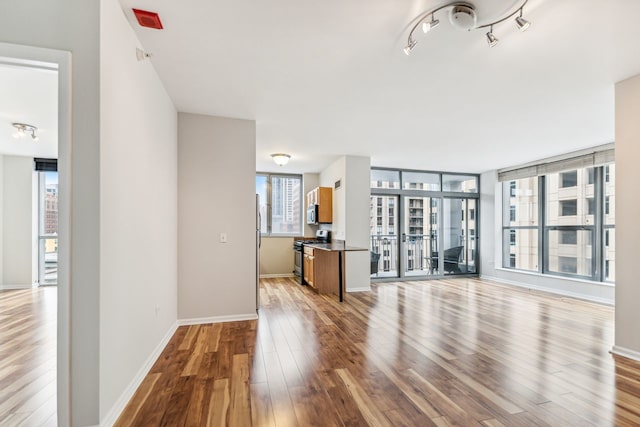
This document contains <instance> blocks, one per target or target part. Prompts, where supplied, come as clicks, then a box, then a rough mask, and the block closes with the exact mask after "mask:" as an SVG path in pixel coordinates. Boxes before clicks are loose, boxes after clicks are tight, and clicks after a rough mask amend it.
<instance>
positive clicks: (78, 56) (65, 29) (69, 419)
mask: <svg viewBox="0 0 640 427" xmlns="http://www.w3.org/2000/svg"><path fill="white" fill-rule="evenodd" d="M25 23H28V25H25ZM99 27H100V20H99V2H94V1H86V0H58V1H55V2H43V1H40V0H6V1H4V2H3V3H2V13H1V14H0V40H2V41H3V42H5V43H15V44H21V45H27V46H41V47H47V48H52V49H59V50H66V51H70V52H73V59H72V70H71V71H72V73H71V79H72V80H71V84H72V87H73V91H72V102H71V106H72V107H71V111H70V119H71V121H67V123H69V124H70V125H71V135H67V134H66V133H65V132H66V128H65V126H62V127H61V132H62V134H61V144H63V145H64V144H65V143H66V140H67V139H66V138H67V137H68V136H70V137H71V139H72V141H73V151H72V152H71V153H67V152H63V150H61V157H60V167H61V168H62V172H63V173H67V172H70V173H69V176H73V186H69V184H70V183H68V182H67V183H66V184H67V185H63V184H64V182H61V187H60V195H59V196H60V199H59V200H60V202H61V205H60V206H61V209H63V210H64V209H66V206H65V205H66V201H70V203H71V205H70V206H71V212H66V214H68V216H69V217H72V218H73V223H72V224H71V230H64V228H63V230H61V231H66V235H65V236H61V238H60V251H61V252H64V251H66V250H70V251H71V255H70V256H71V258H72V259H73V263H72V264H71V265H70V266H61V268H60V270H59V273H60V274H59V277H61V276H62V278H68V280H67V282H68V283H70V284H71V286H70V287H69V288H68V289H65V288H64V287H61V288H59V291H58V292H59V303H62V302H63V301H65V300H68V301H71V307H70V309H69V310H70V311H69V312H68V313H67V312H66V311H65V310H59V322H58V324H59V325H60V329H59V334H61V336H62V338H65V339H66V337H67V331H66V329H64V328H65V325H66V324H67V322H68V321H70V322H71V326H70V334H69V336H70V340H69V342H70V347H69V348H68V349H67V348H65V347H64V346H62V347H59V355H60V356H61V357H59V365H58V371H59V373H60V372H62V373H63V374H64V375H59V378H58V380H59V381H58V390H59V391H60V393H62V394H64V395H66V394H67V393H68V391H69V386H70V390H71V402H70V408H69V407H67V406H65V399H62V398H60V399H58V401H59V402H60V405H59V407H58V413H59V414H60V417H61V418H60V419H59V425H62V426H64V425H67V424H69V423H73V425H91V424H96V423H97V422H98V357H99V355H98V341H99V339H98V334H99V331H98V313H99V305H98V301H99V286H100V282H99V274H98V272H99V254H98V251H99V249H98V248H99V227H98V224H99V221H100V216H99V208H98V200H99V180H98V177H99V162H98V160H99V154H98V147H99V144H100V134H99V88H98V81H99V43H98V37H99V32H98V31H97V29H98V28H99ZM63 90H64V88H63ZM61 105H62V104H61ZM64 106H65V105H63V107H64ZM60 112H61V114H62V115H63V116H64V115H65V114H66V112H65V110H64V108H63V109H61V110H60ZM66 156H68V157H66ZM69 169H70V170H69ZM61 179H62V180H63V181H64V178H61ZM63 227H64V226H63ZM68 236H69V237H70V239H71V240H70V241H68V240H66V239H67V237H68ZM65 268H69V270H68V271H67V270H65ZM67 295H69V297H67ZM59 307H61V308H63V309H66V308H67V307H66V306H59ZM67 353H69V354H70V356H71V357H70V358H68V357H67ZM69 360H70V364H69ZM67 372H70V373H71V375H70V378H71V382H70V383H67V382H66V378H69V376H68V375H66V373H67Z"/></svg>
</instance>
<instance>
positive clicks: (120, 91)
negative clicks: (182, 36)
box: [100, 1, 178, 420]
mask: <svg viewBox="0 0 640 427" xmlns="http://www.w3.org/2000/svg"><path fill="white" fill-rule="evenodd" d="M100 22H101V26H100V32H101V38H100V76H101V79H100V109H101V114H100V141H101V144H100V236H101V238H100V419H101V420H104V418H105V416H106V415H108V414H109V412H110V411H111V410H112V408H113V407H114V405H115V404H116V403H117V401H118V398H119V397H120V396H121V395H122V394H123V393H124V392H125V391H126V389H127V386H128V385H129V384H130V382H131V381H132V379H134V378H135V377H136V374H138V373H139V371H140V370H141V368H143V366H144V365H145V361H147V359H148V358H149V357H150V356H151V355H152V354H153V352H154V350H155V349H156V347H157V346H158V344H159V343H161V341H162V339H163V337H165V335H166V334H167V333H168V332H170V331H171V329H172V327H174V325H175V323H176V320H177V166H178V164H177V112H176V109H175V108H174V106H173V103H172V101H171V99H170V98H169V96H168V94H167V93H166V91H165V89H164V87H163V86H162V82H161V81H160V79H159V77H158V75H157V74H156V72H155V70H154V68H153V64H152V62H151V61H148V60H147V61H142V62H140V61H138V60H137V59H136V47H140V46H141V45H140V43H139V41H138V40H137V37H136V36H135V33H134V32H133V30H132V28H131V27H130V25H129V24H128V22H127V20H126V18H125V16H124V14H123V13H122V10H121V8H120V5H119V3H118V2H117V1H103V2H101V17H100ZM145 373H146V372H145Z"/></svg>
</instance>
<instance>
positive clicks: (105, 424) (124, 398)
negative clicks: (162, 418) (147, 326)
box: [100, 321, 178, 427]
mask: <svg viewBox="0 0 640 427" xmlns="http://www.w3.org/2000/svg"><path fill="white" fill-rule="evenodd" d="M176 329H178V322H177V321H176V322H174V324H173V325H171V327H170V328H169V330H168V331H167V333H166V334H165V336H164V337H163V338H162V340H160V342H159V343H158V345H157V346H156V348H155V349H154V350H153V351H152V352H151V354H150V355H149V357H148V358H147V360H146V361H145V362H144V364H143V365H142V366H141V367H140V370H139V371H138V373H137V374H136V376H135V377H133V379H132V380H131V382H130V383H129V385H128V386H127V388H126V389H125V390H124V392H122V394H121V395H120V397H119V398H118V400H117V401H116V403H115V404H114V405H113V406H112V407H111V410H110V411H109V412H108V413H107V415H106V416H105V417H104V419H103V420H102V421H100V427H111V426H113V424H115V422H116V421H117V420H118V417H119V416H120V414H121V413H122V411H123V410H124V408H125V406H127V403H129V401H130V400H131V398H132V397H133V394H134V393H135V392H136V390H138V387H140V384H142V380H144V378H145V377H146V376H147V374H148V373H149V371H150V370H151V368H152V367H153V364H154V363H156V360H158V357H160V354H161V353H162V351H163V350H164V349H165V347H166V346H167V344H169V340H171V337H173V334H174V333H175V332H176Z"/></svg>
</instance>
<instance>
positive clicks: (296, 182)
mask: <svg viewBox="0 0 640 427" xmlns="http://www.w3.org/2000/svg"><path fill="white" fill-rule="evenodd" d="M256 193H257V194H258V195H259V196H260V207H259V211H260V216H261V221H262V222H261V229H262V234H264V235H272V236H277V235H281V236H292V235H294V236H300V235H301V234H302V209H303V201H302V176H300V175H283V174H268V173H259V174H257V175H256Z"/></svg>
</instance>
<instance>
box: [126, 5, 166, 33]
mask: <svg viewBox="0 0 640 427" xmlns="http://www.w3.org/2000/svg"><path fill="white" fill-rule="evenodd" d="M132 10H133V14H134V15H135V16H136V19H137V20H138V24H140V25H141V26H142V27H148V28H155V29H156V30H161V29H162V22H160V17H159V16H158V14H157V13H155V12H149V11H148V10H140V9H132Z"/></svg>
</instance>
